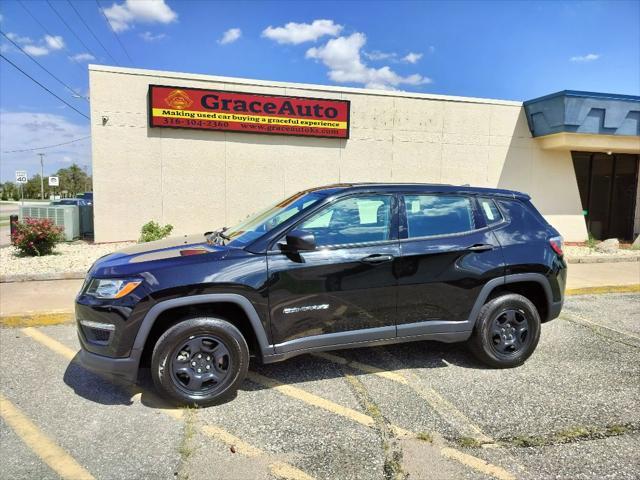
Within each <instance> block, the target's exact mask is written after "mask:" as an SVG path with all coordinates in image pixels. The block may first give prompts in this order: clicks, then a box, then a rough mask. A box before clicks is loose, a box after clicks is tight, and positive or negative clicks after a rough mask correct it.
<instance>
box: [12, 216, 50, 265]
mask: <svg viewBox="0 0 640 480" xmlns="http://www.w3.org/2000/svg"><path fill="white" fill-rule="evenodd" d="M61 241H62V228H61V227H58V226H56V225H55V224H54V223H53V220H51V219H49V218H27V219H26V220H25V221H24V222H17V223H16V226H15V230H14V232H13V234H12V235H11V244H12V245H13V246H14V247H16V248H17V249H18V250H19V251H20V253H21V254H22V255H28V256H31V257H34V256H41V255H49V254H50V253H51V252H52V251H53V248H54V247H55V246H56V244H57V243H59V242H61Z"/></svg>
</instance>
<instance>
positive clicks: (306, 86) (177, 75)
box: [88, 64, 523, 107]
mask: <svg viewBox="0 0 640 480" xmlns="http://www.w3.org/2000/svg"><path fill="white" fill-rule="evenodd" d="M88 68H89V71H90V72H105V73H115V74H122V75H139V76H145V77H156V78H157V77H161V78H170V79H178V80H199V81H207V82H220V83H227V84H233V85H246V86H260V87H278V88H288V89H292V90H316V91H319V92H338V93H346V94H354V95H373V96H379V97H398V98H416V99H424V100H440V101H445V102H461V103H479V104H487V105H507V106H513V107H522V105H523V104H522V102H518V101H513V100H498V99H490V98H476V97H458V96H453V95H437V94H433V93H417V92H405V91H398V90H374V89H368V88H353V87H341V86H332V85H318V84H311V83H289V82H276V81H267V80H255V79H249V78H237V77H222V76H218V75H204V74H200V73H182V72H170V71H162V70H148V69H141V68H127V67H114V66H110V65H96V64H90V65H89V66H88Z"/></svg>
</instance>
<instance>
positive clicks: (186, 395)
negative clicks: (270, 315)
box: [151, 317, 249, 406]
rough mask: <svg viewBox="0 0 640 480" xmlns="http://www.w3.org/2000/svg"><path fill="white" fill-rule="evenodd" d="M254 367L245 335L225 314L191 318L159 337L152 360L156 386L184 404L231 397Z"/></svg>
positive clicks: (208, 401) (206, 404) (216, 400)
mask: <svg viewBox="0 0 640 480" xmlns="http://www.w3.org/2000/svg"><path fill="white" fill-rule="evenodd" d="M248 367H249V348H248V347H247V342H246V341H245V339H244V337H243V336H242V333H240V330H238V329H237V328H236V327H235V326H234V325H232V324H231V323H229V322H227V321H226V320H222V319H220V318H212V317H197V318H189V319H185V320H184V321H181V322H180V323H177V324H176V325H174V326H173V327H171V328H169V329H168V330H167V331H166V332H164V333H163V334H162V336H161V337H160V338H159V339H158V342H157V343H156V345H155V348H154V349H153V356H152V359H151V375H152V377H153V382H154V383H155V385H156V388H157V389H158V390H160V391H161V392H163V393H165V394H167V395H168V396H169V397H170V398H171V399H173V400H174V401H175V402H176V403H178V404H180V405H199V406H208V405H213V404H216V403H220V402H222V401H223V400H225V399H227V398H228V397H231V396H233V395H234V394H235V392H236V391H237V390H238V387H239V386H240V384H241V383H242V381H243V380H244V378H245V376H246V374H247V370H248Z"/></svg>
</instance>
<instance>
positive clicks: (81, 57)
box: [69, 53, 96, 62]
mask: <svg viewBox="0 0 640 480" xmlns="http://www.w3.org/2000/svg"><path fill="white" fill-rule="evenodd" d="M69 58H70V59H71V60H73V61H75V62H90V61H92V60H95V59H96V57H94V56H93V55H91V54H90V53H77V54H75V55H71V56H70V57H69Z"/></svg>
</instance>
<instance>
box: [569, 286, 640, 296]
mask: <svg viewBox="0 0 640 480" xmlns="http://www.w3.org/2000/svg"><path fill="white" fill-rule="evenodd" d="M600 293H640V284H635V285H603V286H600V287H582V288H568V289H566V290H565V292H564V294H565V295H566V296H568V297H569V296H573V295H595V294H600Z"/></svg>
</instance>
